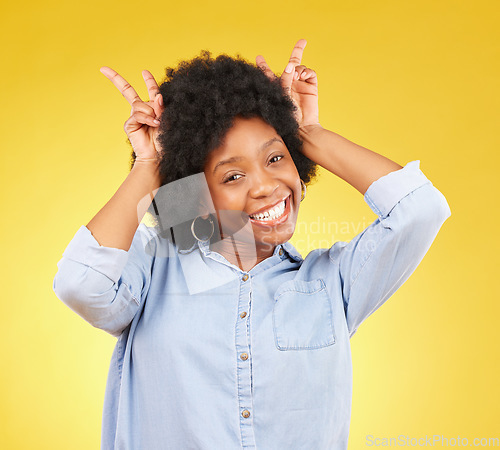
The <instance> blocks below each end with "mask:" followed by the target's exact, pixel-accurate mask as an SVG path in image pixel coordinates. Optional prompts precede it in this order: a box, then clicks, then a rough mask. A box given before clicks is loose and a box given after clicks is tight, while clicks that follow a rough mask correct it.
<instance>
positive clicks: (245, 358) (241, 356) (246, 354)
mask: <svg viewBox="0 0 500 450" xmlns="http://www.w3.org/2000/svg"><path fill="white" fill-rule="evenodd" d="M240 358H241V359H242V360H243V361H246V360H247V359H248V353H242V354H241V355H240Z"/></svg>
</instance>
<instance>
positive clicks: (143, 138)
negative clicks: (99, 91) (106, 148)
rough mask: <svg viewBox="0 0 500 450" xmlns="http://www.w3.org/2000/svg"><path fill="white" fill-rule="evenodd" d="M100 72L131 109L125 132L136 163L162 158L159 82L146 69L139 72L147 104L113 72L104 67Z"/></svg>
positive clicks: (162, 108)
mask: <svg viewBox="0 0 500 450" xmlns="http://www.w3.org/2000/svg"><path fill="white" fill-rule="evenodd" d="M101 73H102V74H103V75H105V76H106V77H107V78H108V79H109V80H110V81H111V82H112V83H113V84H114V85H115V86H116V88H117V89H118V90H119V91H120V92H121V94H122V95H123V96H124V97H125V99H126V100H127V101H128V102H129V103H130V105H131V106H132V111H131V113H130V117H129V118H128V120H127V121H126V122H125V125H124V129H125V133H127V137H128V138H129V140H130V143H131V144H132V148H133V149H134V153H135V157H136V161H138V160H139V161H141V160H146V159H152V158H158V157H159V156H160V155H161V148H160V146H159V143H158V139H157V137H158V127H159V125H160V120H159V119H160V117H161V113H162V112H163V110H164V106H163V98H162V96H161V94H160V89H159V87H158V83H156V80H155V79H154V77H153V75H151V73H150V72H149V71H148V70H143V71H142V76H143V78H144V81H145V82H146V87H147V89H148V94H149V101H148V102H144V101H142V100H141V98H140V97H139V95H138V94H137V92H136V91H135V89H134V88H133V87H132V86H131V85H130V84H129V83H128V82H127V80H125V79H124V78H123V77H122V76H121V75H119V74H118V73H117V72H116V71H114V70H113V69H111V68H110V67H106V66H104V67H101Z"/></svg>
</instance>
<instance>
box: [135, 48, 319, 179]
mask: <svg viewBox="0 0 500 450" xmlns="http://www.w3.org/2000/svg"><path fill="white" fill-rule="evenodd" d="M160 93H161V95H162V97H163V102H164V105H165V109H164V111H163V114H162V116H161V118H160V127H159V135H158V141H159V143H160V146H161V148H162V157H161V161H160V177H161V183H162V185H165V184H168V183H171V182H173V181H176V180H180V179H182V178H185V177H188V176H190V175H194V174H198V173H200V172H203V168H204V165H205V161H206V158H207V155H208V154H209V152H210V151H212V150H213V149H215V148H217V147H219V146H220V145H221V143H222V141H223V138H224V136H225V135H226V133H227V132H228V131H229V129H230V128H231V127H232V125H233V123H234V119H235V117H237V116H240V117H243V118H251V117H259V118H261V119H263V120H264V121H265V122H267V123H268V124H269V125H271V126H272V127H273V128H274V129H275V130H276V132H277V133H278V134H279V135H280V136H281V138H282V139H283V141H284V143H285V145H286V146H287V148H288V151H289V153H290V156H291V157H292V159H293V161H294V163H295V166H296V168H297V171H298V173H299V176H300V178H301V179H302V180H303V181H304V183H306V184H308V183H310V182H311V181H312V180H313V179H314V177H315V176H316V169H317V166H316V164H315V163H314V162H313V161H311V160H310V159H309V158H307V157H306V156H305V155H303V154H302V152H301V149H302V141H301V139H300V138H299V125H298V123H297V121H296V119H295V117H294V112H295V110H296V107H295V105H294V104H293V102H292V100H291V99H290V98H289V96H288V95H287V94H286V92H285V91H284V90H283V88H282V86H281V83H280V81H279V79H278V78H276V79H275V80H271V79H269V78H268V77H267V75H266V74H265V73H264V72H263V70H262V69H261V68H259V67H258V66H257V65H255V64H251V63H249V62H248V61H246V60H245V59H244V58H242V57H241V56H240V55H237V56H236V57H230V56H228V55H226V54H222V55H219V56H217V57H216V58H215V59H214V58H212V56H211V53H210V52H209V51H208V50H202V51H201V52H200V55H199V56H197V57H195V58H193V59H191V60H186V61H182V62H180V63H179V65H178V66H177V67H168V68H166V77H165V79H164V81H163V82H162V83H161V85H160ZM134 161H135V157H134V155H132V166H133V164H134Z"/></svg>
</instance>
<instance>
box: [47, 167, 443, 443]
mask: <svg viewBox="0 0 500 450" xmlns="http://www.w3.org/2000/svg"><path fill="white" fill-rule="evenodd" d="M365 200H366V202H367V203H368V205H369V206H370V208H371V209H372V210H373V211H374V212H375V213H376V214H377V216H378V218H377V219H376V220H375V222H373V223H372V224H371V225H370V226H369V227H367V228H366V229H365V230H364V231H363V232H362V233H360V234H359V235H358V236H356V237H355V238H354V239H352V241H350V242H349V243H346V242H337V243H335V244H334V245H333V246H332V247H331V248H329V249H328V248H324V249H318V250H314V251H312V252H310V253H309V254H308V255H307V257H306V258H305V259H303V258H302V257H301V256H300V254H299V253H298V252H297V251H296V250H295V248H294V247H293V246H292V245H291V244H290V243H284V244H282V245H278V246H277V247H276V249H275V251H274V254H273V256H271V257H269V258H268V259H266V260H264V261H262V262H261V263H259V264H257V265H256V266H255V267H254V268H252V269H251V270H250V271H248V272H243V271H242V270H240V269H239V268H238V267H236V266H234V265H232V264H230V263H229V262H228V261H227V260H226V259H225V258H224V257H222V256H221V255H220V254H218V253H216V252H213V251H210V248H209V246H208V243H207V242H205V243H199V244H198V245H197V246H196V248H194V249H193V250H192V251H184V252H179V251H178V250H177V248H176V247H175V246H173V244H172V243H171V242H170V241H169V240H165V239H159V238H158V236H157V235H156V234H155V232H154V229H153V228H149V227H146V226H145V225H144V224H141V225H140V226H139V228H138V230H137V233H136V235H135V237H134V240H133V243H132V246H131V248H130V250H129V251H128V252H127V251H124V250H119V249H114V248H107V247H102V246H100V245H99V244H98V243H97V241H96V240H95V239H94V238H93V236H92V234H91V233H90V231H89V230H88V229H87V228H86V227H84V226H82V227H81V228H80V229H79V230H78V232H77V233H76V235H75V237H74V238H73V239H72V241H71V242H70V243H69V245H68V247H67V249H66V251H65V252H64V255H63V257H62V259H61V261H60V262H59V263H58V268H59V270H58V272H57V274H56V276H55V279H54V286H53V287H54V291H55V292H56V294H57V296H58V297H59V298H60V299H61V300H63V301H64V302H65V303H66V304H67V305H68V306H69V307H70V308H71V309H73V310H74V311H75V312H77V313H78V314H79V315H81V316H82V317H83V318H84V319H85V320H87V321H88V322H90V323H91V324H92V325H93V326H95V327H98V328H101V329H103V330H105V331H107V332H109V333H111V334H112V335H113V336H116V337H117V338H118V342H117V344H116V347H115V350H114V352H113V355H112V359H111V365H110V370H109V376H108V381H107V388H106V396H105V402H104V415H103V424H102V425H103V428H102V449H104V450H110V449H117V450H156V449H159V450H160V449H161V450H163V449H173V450H178V449H179V450H184V449H193V450H194V449H196V450H199V449H203V450H225V449H228V450H232V449H241V448H256V449H259V450H281V449H290V450H294V449H297V450H298V449H306V450H336V449H339V450H340V449H346V448H347V440H348V434H349V422H350V414H351V396H352V371H351V354H350V345H349V339H350V337H351V336H352V335H353V334H354V333H355V332H356V330H357V328H358V327H359V325H360V324H361V323H362V322H363V320H365V319H366V318H367V317H368V316H369V315H370V314H372V313H373V312H374V311H375V310H376V309H377V308H379V307H380V306H381V305H382V304H383V303H384V302H385V301H386V300H387V299H388V298H389V297H390V296H391V295H392V294H393V293H394V292H395V291H396V290H397V289H398V288H399V287H400V286H401V285H402V284H403V283H404V282H405V280H406V279H407V278H408V277H409V276H410V274H411V273H412V272H413V271H414V270H415V268H416V267H417V265H418V264H419V263H420V261H421V260H422V258H423V257H424V255H425V253H426V252H427V250H428V249H429V246H430V245H431V243H432V241H433V240H434V238H435V236H436V234H437V232H438V230H439V228H440V227H441V225H442V224H443V222H444V221H445V220H446V219H447V218H448V217H449V216H450V209H449V207H448V204H447V202H446V200H445V198H444V197H443V195H442V194H441V193H440V192H439V191H438V190H437V189H436V188H435V187H433V185H432V184H431V182H430V181H429V180H428V179H427V178H426V177H425V176H424V174H423V173H422V172H421V171H420V169H419V161H413V162H411V163H408V164H407V165H406V166H405V167H404V168H403V169H400V170H398V171H396V172H392V173H390V174H388V175H386V176H384V177H382V178H380V179H379V180H377V181H375V182H374V183H373V184H372V185H371V186H370V187H369V189H368V191H367V192H366V194H365ZM148 243H149V244H148ZM146 246H148V250H147V251H146V250H145V247H146Z"/></svg>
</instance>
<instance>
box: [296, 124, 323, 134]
mask: <svg viewBox="0 0 500 450" xmlns="http://www.w3.org/2000/svg"><path fill="white" fill-rule="evenodd" d="M323 129H324V128H323V127H322V126H321V124H320V123H319V122H316V123H309V124H305V125H300V126H299V135H305V136H312V135H314V134H316V133H318V132H321V130H323Z"/></svg>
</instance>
